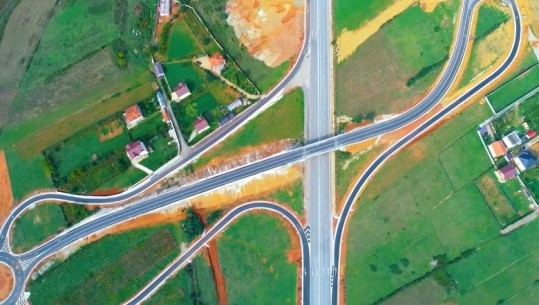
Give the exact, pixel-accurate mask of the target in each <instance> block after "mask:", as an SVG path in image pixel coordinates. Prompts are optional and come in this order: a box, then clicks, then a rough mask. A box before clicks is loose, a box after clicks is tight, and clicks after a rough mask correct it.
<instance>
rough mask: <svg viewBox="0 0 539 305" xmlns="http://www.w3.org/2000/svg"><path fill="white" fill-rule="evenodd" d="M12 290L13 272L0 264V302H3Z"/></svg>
mask: <svg viewBox="0 0 539 305" xmlns="http://www.w3.org/2000/svg"><path fill="white" fill-rule="evenodd" d="M12 289H13V272H12V271H11V269H10V268H9V267H8V266H6V265H4V264H0V301H2V300H5V299H6V298H7V297H8V296H9V294H10V293H11V290H12Z"/></svg>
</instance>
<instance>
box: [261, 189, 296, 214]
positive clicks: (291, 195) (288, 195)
mask: <svg viewBox="0 0 539 305" xmlns="http://www.w3.org/2000/svg"><path fill="white" fill-rule="evenodd" d="M264 200H270V201H274V202H277V203H281V204H284V205H287V206H289V207H290V208H292V210H293V211H294V212H296V214H297V215H299V216H301V215H303V183H302V182H301V181H298V182H294V183H293V184H292V185H290V186H289V187H287V188H285V189H280V190H278V191H275V192H273V193H272V194H270V195H269V196H268V197H267V198H264Z"/></svg>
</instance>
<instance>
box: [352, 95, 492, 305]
mask: <svg viewBox="0 0 539 305" xmlns="http://www.w3.org/2000/svg"><path fill="white" fill-rule="evenodd" d="M488 116H489V110H488V107H487V106H486V105H478V104H474V105H473V106H471V107H470V108H469V109H468V110H467V111H466V112H464V113H463V114H461V115H459V116H458V117H456V118H454V119H453V120H452V121H450V122H448V123H446V124H444V125H443V126H442V127H440V128H439V129H438V130H436V131H435V132H434V133H433V134H432V135H430V136H427V137H425V138H423V139H421V140H420V141H418V142H416V143H414V144H413V145H412V146H411V147H409V148H407V149H405V150H404V151H403V152H401V153H400V154H398V155H397V156H396V157H395V158H393V159H392V160H390V161H389V162H388V163H387V164H386V165H385V166H384V167H383V168H382V169H381V170H380V172H379V173H378V174H377V175H376V176H375V178H374V180H373V181H372V182H371V184H370V185H369V187H367V189H366V191H365V192H364V193H363V195H362V196H361V198H360V200H359V203H358V208H357V211H358V212H357V214H355V215H354V216H353V217H352V219H351V222H350V228H349V229H350V230H349V232H350V235H349V237H348V244H347V257H346V272H345V283H346V298H347V303H349V304H370V303H373V302H376V301H378V300H381V299H383V298H385V297H387V296H388V295H390V294H391V293H392V292H394V291H395V290H397V289H399V288H400V287H401V286H403V285H406V284H408V283H410V282H412V281H414V280H417V279H419V278H420V277H421V276H422V275H424V274H425V273H427V272H429V271H431V267H430V263H431V262H432V261H433V259H434V257H438V256H445V257H447V259H448V260H452V259H454V258H456V257H458V256H460V255H461V253H463V252H466V251H469V250H470V249H475V248H476V247H478V246H481V245H482V244H484V243H485V242H487V241H489V240H491V239H493V238H495V237H496V236H497V235H498V234H499V230H500V226H499V225H498V223H497V222H496V219H495V217H494V216H493V215H492V213H491V211H490V210H489V208H488V205H487V204H486V203H485V201H484V200H483V197H482V195H481V193H480V192H479V190H478V189H477V188H476V186H475V183H474V182H475V179H476V178H477V177H480V176H481V175H482V174H483V173H484V172H485V171H486V170H488V169H489V168H490V164H489V163H488V159H487V156H486V155H485V152H484V150H483V148H482V147H481V146H476V145H475V144H473V143H471V142H470V141H471V136H470V134H475V126H476V124H477V123H479V122H481V121H482V120H484V119H486V118H487V117H488ZM477 142H479V139H477ZM476 154H479V155H480V156H482V158H484V159H487V162H484V161H482V160H480V159H476V158H472V159H469V158H463V157H462V156H475V155H476ZM457 155H460V156H461V157H460V158H455V156H457ZM462 168H466V169H465V170H462ZM446 169H454V170H455V171H454V172H451V171H449V172H446ZM459 171H460V172H459ZM459 175H462V176H461V177H460V178H459ZM388 186H389V187H388ZM411 189H413V190H414V191H413V192H411V191H410V190H411Z"/></svg>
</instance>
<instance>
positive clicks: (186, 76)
mask: <svg viewBox="0 0 539 305" xmlns="http://www.w3.org/2000/svg"><path fill="white" fill-rule="evenodd" d="M164 69H165V75H166V77H167V81H168V84H169V86H170V88H171V89H174V87H175V86H176V85H177V84H178V83H180V82H184V83H185V84H187V87H189V90H191V92H196V91H197V90H200V88H201V87H202V86H203V85H204V80H203V79H202V78H201V76H200V74H199V72H197V69H200V68H198V67H195V65H194V64H193V63H190V62H187V63H174V64H167V65H165V66H164ZM199 71H200V72H202V70H199Z"/></svg>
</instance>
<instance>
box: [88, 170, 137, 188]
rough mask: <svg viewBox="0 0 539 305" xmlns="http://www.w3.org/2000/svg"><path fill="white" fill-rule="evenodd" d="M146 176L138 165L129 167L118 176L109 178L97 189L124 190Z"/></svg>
mask: <svg viewBox="0 0 539 305" xmlns="http://www.w3.org/2000/svg"><path fill="white" fill-rule="evenodd" d="M144 177H146V173H145V172H143V171H141V170H140V169H138V168H136V167H133V166H131V167H129V169H128V170H127V171H125V172H123V173H121V174H119V175H118V176H115V177H112V178H111V179H108V180H107V181H105V182H104V183H102V184H101V185H99V186H98V187H97V189H96V190H110V189H113V190H123V189H126V188H128V187H130V186H132V185H134V184H135V183H137V182H139V181H140V180H142V179H143V178H144Z"/></svg>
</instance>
